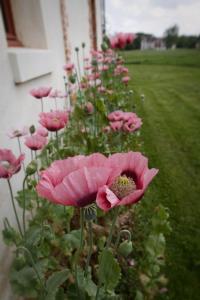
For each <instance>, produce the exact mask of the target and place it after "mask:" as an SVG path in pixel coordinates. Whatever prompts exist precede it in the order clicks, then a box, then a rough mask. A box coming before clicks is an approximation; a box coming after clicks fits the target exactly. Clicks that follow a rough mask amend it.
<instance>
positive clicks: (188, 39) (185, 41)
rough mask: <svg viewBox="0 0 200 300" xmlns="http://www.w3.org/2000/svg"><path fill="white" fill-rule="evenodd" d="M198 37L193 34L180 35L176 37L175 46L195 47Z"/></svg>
mask: <svg viewBox="0 0 200 300" xmlns="http://www.w3.org/2000/svg"><path fill="white" fill-rule="evenodd" d="M198 42H199V37H198V36H195V35H189V36H187V35H181V36H179V37H178V41H177V48H196V46H197V45H198Z"/></svg>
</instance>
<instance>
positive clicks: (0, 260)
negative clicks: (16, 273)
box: [0, 0, 105, 300]
mask: <svg viewBox="0 0 200 300" xmlns="http://www.w3.org/2000/svg"><path fill="white" fill-rule="evenodd" d="M104 27H105V22H104V1H103V0H2V1H1V7H0V116H1V117H0V148H9V149H12V151H13V152H14V153H15V154H16V155H18V154H19V150H18V145H17V142H16V140H14V139H9V137H8V136H7V132H8V131H9V129H10V128H12V127H14V128H16V127H20V126H24V125H27V126H30V125H31V124H34V123H35V124H36V123H37V119H38V113H39V112H40V105H39V103H38V102H37V100H35V99H34V98H33V97H31V96H30V94H29V91H30V90H31V89H32V88H35V87H39V86H52V87H54V88H57V89H61V90H64V83H63V68H62V67H63V65H64V64H65V63H66V62H69V61H71V60H72V61H74V60H75V52H74V48H75V47H79V48H81V44H82V42H85V44H86V48H85V53H86V55H87V54H89V51H90V50H91V49H93V48H99V47H100V44H101V42H102V35H103V30H104ZM53 104H54V103H52V105H51V102H50V101H48V103H47V102H46V103H45V110H49V109H51V107H52V108H53ZM23 151H24V152H25V153H26V154H27V156H28V153H27V151H26V149H25V147H24V148H23ZM27 161H28V160H27ZM22 175H23V172H22V171H21V172H20V173H19V174H18V175H17V176H13V178H12V179H11V181H12V186H13V188H14V192H16V190H17V189H18V188H21V182H22ZM9 197H10V196H9V193H8V188H7V182H6V180H3V179H0V231H2V228H3V219H4V217H8V219H9V221H10V223H11V224H15V219H14V215H13V211H12V207H11V202H10V199H9ZM11 257H12V253H10V250H8V248H7V247H6V246H5V245H4V243H3V241H2V236H1V237H0V299H2V300H7V299H12V300H13V299H14V297H13V296H12V295H11V291H10V287H9V280H8V270H9V267H10V261H11Z"/></svg>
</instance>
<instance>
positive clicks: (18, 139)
mask: <svg viewBox="0 0 200 300" xmlns="http://www.w3.org/2000/svg"><path fill="white" fill-rule="evenodd" d="M17 141H18V146H19V153H20V154H22V147H21V143H20V138H19V137H17ZM22 166H23V170H24V173H25V165H24V161H23V162H22Z"/></svg>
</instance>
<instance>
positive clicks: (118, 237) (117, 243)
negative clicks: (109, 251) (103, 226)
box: [115, 229, 131, 250]
mask: <svg viewBox="0 0 200 300" xmlns="http://www.w3.org/2000/svg"><path fill="white" fill-rule="evenodd" d="M123 233H125V234H127V235H128V242H130V241H131V233H130V231H129V230H128V229H123V230H121V231H120V232H119V233H118V236H117V239H116V243H115V250H116V249H117V247H118V245H119V241H120V238H121V236H122V234H123Z"/></svg>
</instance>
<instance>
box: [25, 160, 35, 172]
mask: <svg viewBox="0 0 200 300" xmlns="http://www.w3.org/2000/svg"><path fill="white" fill-rule="evenodd" d="M36 171H37V162H36V161H35V160H32V161H31V162H30V163H29V164H28V166H27V167H26V174H27V175H32V174H34V173H35V172H36Z"/></svg>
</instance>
